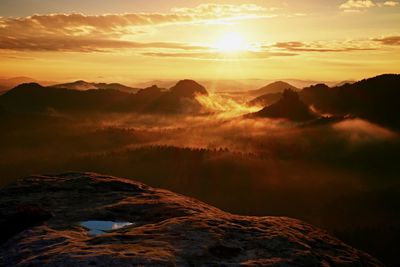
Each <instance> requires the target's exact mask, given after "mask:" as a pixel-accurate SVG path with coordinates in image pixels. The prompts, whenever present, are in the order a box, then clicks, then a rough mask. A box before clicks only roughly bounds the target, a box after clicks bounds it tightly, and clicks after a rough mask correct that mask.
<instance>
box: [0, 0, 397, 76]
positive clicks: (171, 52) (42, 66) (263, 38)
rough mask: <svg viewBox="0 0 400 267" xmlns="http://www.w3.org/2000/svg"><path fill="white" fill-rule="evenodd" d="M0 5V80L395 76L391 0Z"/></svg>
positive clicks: (18, 1)
mask: <svg viewBox="0 0 400 267" xmlns="http://www.w3.org/2000/svg"><path fill="white" fill-rule="evenodd" d="M81 2H83V1H76V0H72V1H63V0H60V1H56V2H55V1H46V0H42V1H40V4H38V3H39V2H38V3H36V4H32V1H27V0H13V1H10V0H4V1H2V2H1V3H0V16H1V17H0V69H1V76H4V77H11V76H20V75H24V76H30V77H34V78H37V79H42V80H54V81H55V80H57V81H67V80H74V79H86V80H90V81H119V82H125V83H134V82H138V81H144V80H152V79H181V78H193V79H247V78H259V79H280V78H297V79H314V80H346V79H359V78H363V77H369V76H373V75H377V74H381V73H398V72H400V53H399V52H400V30H399V27H398V26H399V25H400V5H399V2H397V1H372V0H348V1H346V0H342V1H340V0H333V1H329V3H327V2H328V1H322V0H321V1H320V0H306V1H277V0H274V1H272V0H271V1H252V2H251V3H250V2H249V1H214V2H208V1H179V0H175V1H160V0H158V1H156V0H148V1H135V0H130V1H129V0H127V1H121V0H120V1H112V4H110V2H111V1H106V0H96V1H93V0H90V1H85V2H84V3H81Z"/></svg>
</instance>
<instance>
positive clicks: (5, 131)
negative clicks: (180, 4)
mask: <svg viewBox="0 0 400 267" xmlns="http://www.w3.org/2000/svg"><path fill="white" fill-rule="evenodd" d="M198 101H199V102H200V103H201V104H202V105H203V106H205V107H207V109H208V112H207V113H204V115H201V116H183V115H176V116H174V115H168V116H162V115H138V114H121V113H118V114H117V113H116V114H106V115H105V114H92V115H81V116H77V115H73V116H72V115H60V114H57V115H56V116H55V115H54V113H53V114H52V115H51V116H50V115H45V114H42V115H10V114H9V115H7V116H3V117H2V118H0V120H1V124H0V147H1V148H2V153H1V155H0V177H1V184H2V185H5V184H7V183H9V182H11V181H12V180H14V179H16V178H19V177H22V176H25V175H30V174H32V173H51V172H57V173H58V172H62V171H70V170H74V171H93V172H100V173H106V174H111V175H116V176H122V177H127V178H132V179H136V180H139V181H143V182H145V183H148V184H149V185H152V186H156V187H164V188H168V189H171V190H174V191H176V192H179V193H182V194H185V195H189V196H193V197H196V198H198V199H200V200H203V201H205V202H207V203H210V204H212V205H215V206H217V207H219V208H221V209H224V210H227V211H230V212H235V213H240V214H247V215H278V216H289V217H295V218H299V219H303V220H306V221H307V222H310V223H312V224H315V225H317V226H320V227H322V228H325V229H327V230H328V231H330V232H332V233H334V234H336V235H337V236H339V237H340V238H342V239H343V240H344V241H347V242H348V243H350V244H352V245H354V246H356V247H359V248H361V249H364V250H366V251H368V252H370V253H371V254H372V255H374V256H377V257H378V258H381V259H383V260H384V261H386V262H392V261H393V260H394V257H395V254H393V253H392V252H393V248H396V247H397V248H398V245H397V243H396V242H397V239H398V237H399V235H400V229H399V225H400V224H399V222H400V216H399V214H398V210H399V208H400V201H399V199H398V195H399V193H400V184H399V181H398V174H399V171H400V166H399V164H398V151H400V138H399V135H398V133H396V132H393V131H390V130H388V129H385V128H382V127H380V126H378V125H375V124H372V123H370V122H367V121H364V120H360V119H348V120H344V121H340V122H336V123H330V124H321V125H304V124H296V123H293V122H289V121H286V120H273V119H248V118H245V117H243V116H242V115H243V114H246V113H249V112H255V111H257V108H254V107H248V106H246V105H242V104H239V103H237V102H235V101H233V100H226V99H223V98H221V97H220V96H218V95H209V96H206V97H202V98H198Z"/></svg>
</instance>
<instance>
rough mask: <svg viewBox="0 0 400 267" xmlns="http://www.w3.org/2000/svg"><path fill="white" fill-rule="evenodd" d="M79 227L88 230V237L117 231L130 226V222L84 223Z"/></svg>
mask: <svg viewBox="0 0 400 267" xmlns="http://www.w3.org/2000/svg"><path fill="white" fill-rule="evenodd" d="M80 225H82V226H83V227H85V228H87V229H89V235H101V234H105V233H106V232H107V231H110V230H117V229H121V228H124V227H126V226H129V225H132V223H130V222H113V221H84V222H81V223H80Z"/></svg>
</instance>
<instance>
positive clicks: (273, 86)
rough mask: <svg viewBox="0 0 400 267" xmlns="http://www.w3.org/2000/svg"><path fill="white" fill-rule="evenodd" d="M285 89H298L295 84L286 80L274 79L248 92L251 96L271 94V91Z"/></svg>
mask: <svg viewBox="0 0 400 267" xmlns="http://www.w3.org/2000/svg"><path fill="white" fill-rule="evenodd" d="M285 89H291V90H293V91H297V90H298V88H296V87H295V86H293V85H291V84H289V83H287V82H283V81H276V82H273V83H270V84H268V85H266V86H264V87H261V88H260V89H257V90H252V91H250V94H251V95H252V96H261V95H265V94H271V93H281V92H283V91H284V90H285Z"/></svg>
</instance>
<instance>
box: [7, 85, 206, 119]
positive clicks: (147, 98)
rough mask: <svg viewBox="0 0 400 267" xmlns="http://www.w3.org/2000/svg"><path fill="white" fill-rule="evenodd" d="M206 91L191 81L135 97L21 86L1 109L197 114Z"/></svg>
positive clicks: (153, 88)
mask: <svg viewBox="0 0 400 267" xmlns="http://www.w3.org/2000/svg"><path fill="white" fill-rule="evenodd" d="M198 94H200V95H204V94H208V93H207V90H206V89H205V88H204V87H203V86H202V85H200V84H198V83H196V82H195V81H192V80H182V81H179V82H178V83H177V84H176V85H175V86H173V87H171V88H170V89H169V90H165V89H163V88H158V87H157V86H151V87H148V88H145V89H141V90H139V91H138V92H136V93H127V92H123V91H121V90H115V89H102V90H99V89H88V90H76V89H67V88H57V87H44V86H41V85H40V84H37V83H28V84H21V85H18V86H17V87H15V88H13V89H12V90H10V91H8V92H7V93H5V94H3V95H0V105H2V106H3V107H4V109H5V110H6V111H11V112H15V113H46V112H49V111H51V112H59V113H79V114H83V113H88V112H95V113H96V112H97V113H98V112H137V113H158V114H181V113H184V114H188V113H190V114H195V113H199V112H201V110H202V106H201V104H200V103H199V102H198V101H197V100H196V95H198Z"/></svg>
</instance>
